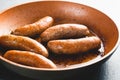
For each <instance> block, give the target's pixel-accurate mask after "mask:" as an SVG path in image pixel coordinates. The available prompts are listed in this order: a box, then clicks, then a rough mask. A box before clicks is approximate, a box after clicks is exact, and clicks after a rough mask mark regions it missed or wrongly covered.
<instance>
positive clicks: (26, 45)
mask: <svg viewBox="0 0 120 80" xmlns="http://www.w3.org/2000/svg"><path fill="white" fill-rule="evenodd" d="M0 46H3V47H7V48H10V49H19V50H26V51H32V52H35V53H38V54H41V55H43V56H45V57H48V51H47V49H46V48H45V47H44V46H43V45H42V44H41V43H39V42H37V41H36V40H34V39H31V38H29V37H23V36H16V35H2V36H0Z"/></svg>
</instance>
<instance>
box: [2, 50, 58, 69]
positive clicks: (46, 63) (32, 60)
mask: <svg viewBox="0 0 120 80" xmlns="http://www.w3.org/2000/svg"><path fill="white" fill-rule="evenodd" d="M3 56H4V57H5V58H6V59H8V60H11V61H13V62H16V63H20V64H24V65H28V66H32V67H38V68H56V65H55V64H54V63H53V62H52V61H51V60H49V59H47V58H46V57H44V56H42V55H40V54H36V53H34V52H29V51H19V50H9V51H7V52H6V53H5V54H4V55H3Z"/></svg>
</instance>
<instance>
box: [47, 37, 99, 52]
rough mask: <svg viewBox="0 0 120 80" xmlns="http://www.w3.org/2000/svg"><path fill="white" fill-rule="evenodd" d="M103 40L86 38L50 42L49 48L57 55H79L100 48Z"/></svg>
mask: <svg viewBox="0 0 120 80" xmlns="http://www.w3.org/2000/svg"><path fill="white" fill-rule="evenodd" d="M100 45H101V40H100V39H99V38H98V37H94V36H93V37H86V38H79V39H68V40H52V41H49V42H48V44H47V47H48V48H49V50H51V51H52V52H53V53H56V54H79V53H83V52H87V51H89V50H92V49H95V48H100Z"/></svg>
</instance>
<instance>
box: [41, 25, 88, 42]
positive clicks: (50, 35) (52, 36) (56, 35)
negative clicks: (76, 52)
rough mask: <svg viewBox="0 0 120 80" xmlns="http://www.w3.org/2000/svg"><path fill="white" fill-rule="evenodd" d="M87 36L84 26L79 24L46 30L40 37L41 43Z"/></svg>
mask: <svg viewBox="0 0 120 80" xmlns="http://www.w3.org/2000/svg"><path fill="white" fill-rule="evenodd" d="M88 34H89V30H88V28H87V27H86V26H84V25H80V24H60V25H55V26H52V27H50V28H48V29H46V30H45V31H44V32H43V33H42V34H41V35H40V38H41V41H42V42H48V41H50V40H56V39H62V38H65V39H67V38H79V37H83V36H86V35H88Z"/></svg>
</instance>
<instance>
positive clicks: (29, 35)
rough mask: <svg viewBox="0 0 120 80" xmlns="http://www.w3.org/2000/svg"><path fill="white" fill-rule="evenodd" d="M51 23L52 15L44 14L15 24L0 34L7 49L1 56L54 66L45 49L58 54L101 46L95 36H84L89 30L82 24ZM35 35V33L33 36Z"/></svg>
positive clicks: (74, 52)
mask: <svg viewBox="0 0 120 80" xmlns="http://www.w3.org/2000/svg"><path fill="white" fill-rule="evenodd" d="M53 23H54V19H53V18H52V17H50V16H46V17H43V18H41V19H40V20H38V21H37V22H34V23H32V24H27V25H25V26H20V27H17V28H16V29H15V30H13V31H12V32H11V34H8V35H2V36H0V46H2V47H3V48H7V49H8V50H7V51H6V52H5V54H4V55H3V56H4V57H5V58H6V59H8V60H11V61H13V62H16V63H20V64H25V65H28V66H32V67H38V68H52V69H54V68H57V66H56V64H55V63H53V62H52V61H51V60H50V59H48V58H47V57H48V56H49V51H51V52H52V53H54V54H58V55H60V54H65V55H73V54H74V55H75V54H81V53H84V52H87V51H89V50H92V49H99V48H100V47H101V46H100V45H101V40H100V39H99V37H97V36H88V35H89V34H90V31H89V29H88V28H87V27H86V26H84V25H80V24H72V23H66V24H58V25H53ZM36 35H39V36H37V38H34V39H33V37H35V36H36ZM43 43H46V44H47V46H44V45H43Z"/></svg>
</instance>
